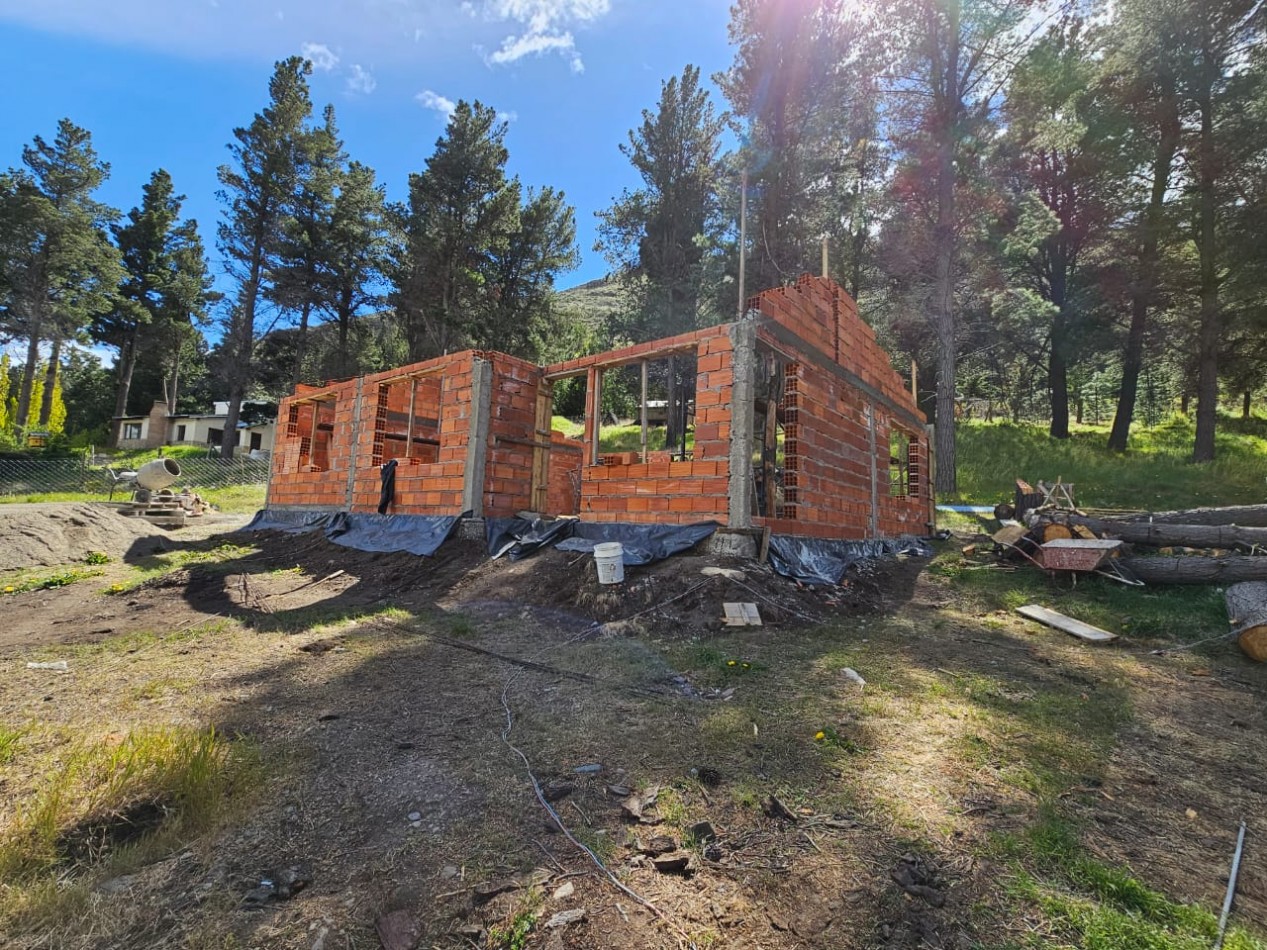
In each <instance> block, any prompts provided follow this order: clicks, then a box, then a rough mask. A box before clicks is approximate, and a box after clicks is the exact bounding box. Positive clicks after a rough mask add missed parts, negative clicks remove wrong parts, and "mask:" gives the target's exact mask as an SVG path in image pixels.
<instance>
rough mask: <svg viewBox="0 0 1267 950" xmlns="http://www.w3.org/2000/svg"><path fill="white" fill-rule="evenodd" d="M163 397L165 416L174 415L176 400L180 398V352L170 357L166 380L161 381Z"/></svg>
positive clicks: (177, 351)
mask: <svg viewBox="0 0 1267 950" xmlns="http://www.w3.org/2000/svg"><path fill="white" fill-rule="evenodd" d="M163 395H164V396H165V397H166V398H167V414H168V415H169V416H174V415H176V400H177V399H178V398H179V397H180V350H179V349H177V350H176V353H175V355H174V356H172V362H171V366H170V368H169V372H168V374H167V378H166V379H164V380H163Z"/></svg>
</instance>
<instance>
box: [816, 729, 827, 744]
mask: <svg viewBox="0 0 1267 950" xmlns="http://www.w3.org/2000/svg"><path fill="white" fill-rule="evenodd" d="M826 738H827V733H825V732H823V730H822V729H819V730H818V731H817V732H816V733H814V741H815V742H822V741H823V740H824V739H826Z"/></svg>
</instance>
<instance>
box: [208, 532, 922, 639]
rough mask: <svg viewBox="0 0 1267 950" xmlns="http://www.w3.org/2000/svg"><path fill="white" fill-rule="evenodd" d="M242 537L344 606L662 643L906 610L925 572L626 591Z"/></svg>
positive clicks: (711, 573)
mask: <svg viewBox="0 0 1267 950" xmlns="http://www.w3.org/2000/svg"><path fill="white" fill-rule="evenodd" d="M248 537H250V538H251V543H252V544H254V545H257V546H258V547H259V548H260V549H261V552H262V555H263V556H262V557H260V558H259V561H260V562H261V564H262V565H263V564H266V565H269V566H270V567H273V566H277V564H278V563H282V564H286V565H289V564H292V563H293V564H295V565H297V566H301V567H302V568H303V570H304V572H305V573H306V574H308V575H310V576H313V577H323V576H326V575H329V574H330V573H331V572H333V571H336V570H337V571H341V572H343V573H342V575H341V576H340V577H338V578H336V579H335V581H334V582H333V584H332V585H323V586H322V588H321V589H319V590H318V591H317V592H316V593H317V594H318V595H320V596H328V595H329V594H330V593H332V592H333V591H338V592H339V596H340V599H341V600H342V601H344V602H345V604H346V605H349V606H350V605H353V604H355V605H368V604H371V603H375V604H378V603H388V604H391V605H394V606H398V607H402V608H405V609H411V608H423V607H429V606H438V607H440V608H441V609H443V610H446V611H452V612H457V613H466V614H471V615H474V616H499V615H502V614H506V613H508V612H509V613H515V612H518V611H522V610H524V609H527V610H529V611H530V612H533V613H534V614H536V615H538V617H539V618H540V617H541V616H543V615H544V613H549V614H551V615H552V616H553V619H554V621H555V622H556V623H562V624H563V625H565V626H566V625H567V621H579V622H581V626H585V625H586V624H587V623H591V622H597V623H604V624H612V625H616V626H624V625H625V624H630V625H634V626H636V628H638V629H640V630H642V631H647V632H653V633H656V634H660V635H668V636H672V635H673V634H674V633H675V632H687V631H689V632H692V633H693V632H698V631H700V630H704V629H720V628H721V627H722V617H723V613H724V610H723V605H724V604H726V603H755V604H756V605H757V608H758V610H759V611H760V614H761V617H762V620H763V621H764V622H765V623H766V624H773V625H776V626H785V627H787V626H790V627H796V626H803V625H805V624H814V623H820V622H822V621H824V620H827V619H829V618H831V617H832V616H839V615H841V614H854V613H860V612H871V611H875V610H881V609H885V608H888V607H892V606H897V605H900V604H901V603H904V602H905V601H906V600H907V599H909V597H910V588H911V585H912V584H913V581H914V577H915V575H916V574H917V573H918V567H919V566H920V565H922V564H923V561H918V562H912V563H910V564H908V562H907V561H906V559H893V558H889V559H884V560H879V561H871V562H859V563H858V564H856V565H855V566H854V567H852V568H851V569H850V570H849V572H848V574H847V576H846V578H845V580H844V581H843V583H842V584H841V585H840V586H838V587H832V588H826V587H809V586H804V585H800V584H797V583H796V582H794V581H791V580H788V579H787V578H785V577H780V576H779V575H777V574H775V573H774V571H773V570H772V569H771V568H770V567H769V566H768V565H759V564H756V563H755V562H753V561H751V560H741V559H736V558H725V557H716V556H709V555H704V554H701V553H698V552H696V551H691V552H687V553H684V554H680V555H676V556H674V557H671V558H669V559H667V560H664V561H660V562H657V563H655V564H650V565H646V566H644V567H627V568H626V569H625V583H623V584H618V585H600V584H599V583H598V577H597V571H596V568H595V565H594V559H593V557H591V556H590V555H588V554H576V553H573V552H566V551H558V550H555V549H546V550H542V551H539V552H537V553H536V554H534V555H532V556H531V557H528V558H525V559H524V560H521V561H517V562H511V561H509V560H508V559H501V560H497V561H493V560H490V559H489V557H488V555H487V552H486V551H485V550H484V546H483V545H482V544H480V543H477V542H471V541H458V540H452V541H449V542H448V543H446V544H445V545H444V547H443V548H441V549H440V551H439V552H438V553H437V554H436V556H435V557H432V558H418V557H414V556H413V555H409V554H370V553H365V552H361V551H355V550H351V549H348V548H344V547H340V546H338V545H335V544H332V543H330V542H329V541H326V540H325V539H324V538H321V537H320V536H310V537H306V538H305V539H304V540H303V541H299V542H297V541H296V539H295V538H294V537H293V536H288V535H275V534H273V533H271V532H261V533H257V534H254V535H249V536H248ZM251 583H252V584H253V585H255V586H256V587H261V585H266V584H267V583H268V581H267V580H266V579H265V578H261V577H257V576H253V577H252V580H251ZM220 586H221V585H219V584H218V583H217V584H216V585H215V588H216V589H215V591H214V595H215V598H220V597H221V596H222V595H221V589H220ZM261 589H263V588H262V587H261ZM195 599H197V598H195ZM199 606H200V607H201V608H203V609H209V610H213V611H219V610H222V609H224V608H225V607H226V606H227V605H226V604H224V603H221V602H219V600H218V599H217V600H216V601H215V603H214V604H211V603H200V605H199ZM237 606H238V608H241V607H243V606H248V605H244V604H239V605H237ZM630 632H632V630H631V631H630Z"/></svg>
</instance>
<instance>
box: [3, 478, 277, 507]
mask: <svg viewBox="0 0 1267 950" xmlns="http://www.w3.org/2000/svg"><path fill="white" fill-rule="evenodd" d="M267 488H268V486H267V485H230V486H228V487H227V488H199V487H198V486H194V490H195V491H197V493H198V494H199V495H201V496H202V497H203V498H204V499H206V500H207V501H209V502H210V503H211V504H212V505H214V506H215V507H216V510H218V511H224V512H228V513H230V514H250V513H252V512H255V511H258V510H259V509H260V508H263V507H264V496H265V493H266V491H267ZM108 497H109V492H108V489H104V488H103V489H102V490H101V491H78V492H67V491H61V492H34V493H30V494H26V495H0V505H4V504H38V503H44V502H78V501H106V500H107V499H108ZM127 498H128V493H127V492H126V491H125V492H122V493H120V492H117V491H116V492H115V493H114V500H115V501H127Z"/></svg>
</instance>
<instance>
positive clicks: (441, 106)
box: [414, 89, 458, 119]
mask: <svg viewBox="0 0 1267 950" xmlns="http://www.w3.org/2000/svg"><path fill="white" fill-rule="evenodd" d="M414 98H415V99H416V100H418V103H419V104H420V105H421V106H422V107H423V108H424V109H434V110H435V111H436V112H438V113H440V114H441V115H442V116H444V117H445V118H446V119H447V118H449V117H450V116H451V115H453V111H454V110H455V109H456V108H457V107H458V104H457V103H456V102H454V101H453V100H452V99H446V98H445V97H444V96H442V95H440V94H439V93H438V92H432V91H431V90H430V89H424V90H422V92H420V93H418V95H416V96H414Z"/></svg>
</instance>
